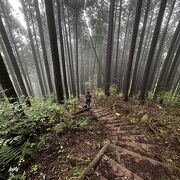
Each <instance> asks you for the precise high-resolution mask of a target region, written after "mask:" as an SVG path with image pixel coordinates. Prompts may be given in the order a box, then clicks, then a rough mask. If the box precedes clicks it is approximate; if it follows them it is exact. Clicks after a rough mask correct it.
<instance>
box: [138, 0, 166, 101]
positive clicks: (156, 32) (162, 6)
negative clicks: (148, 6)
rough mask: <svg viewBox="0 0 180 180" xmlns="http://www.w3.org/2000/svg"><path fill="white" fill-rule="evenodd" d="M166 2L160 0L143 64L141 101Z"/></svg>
mask: <svg viewBox="0 0 180 180" xmlns="http://www.w3.org/2000/svg"><path fill="white" fill-rule="evenodd" d="M166 3H167V0H161V5H160V10H159V14H158V18H157V22H156V26H155V29H154V33H153V38H152V41H151V46H150V50H149V54H148V58H147V62H146V65H145V70H144V75H143V80H142V86H141V92H140V97H139V99H140V100H141V102H142V103H143V102H144V100H145V93H146V88H147V79H148V75H149V71H150V67H151V62H152V60H153V56H154V51H155V49H156V46H157V41H158V36H159V33H160V28H161V23H162V19H163V15H164V11H165V8H166Z"/></svg>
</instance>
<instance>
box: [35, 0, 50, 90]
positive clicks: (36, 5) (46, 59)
mask: <svg viewBox="0 0 180 180" xmlns="http://www.w3.org/2000/svg"><path fill="white" fill-rule="evenodd" d="M34 7H35V11H36V18H37V23H38V28H39V34H40V40H41V47H42V51H43V58H44V64H45V69H46V75H47V81H48V85H49V91H50V93H52V92H53V86H52V82H51V75H50V70H49V64H48V57H47V51H46V46H45V41H44V34H43V28H42V21H41V14H40V11H39V3H38V0H34Z"/></svg>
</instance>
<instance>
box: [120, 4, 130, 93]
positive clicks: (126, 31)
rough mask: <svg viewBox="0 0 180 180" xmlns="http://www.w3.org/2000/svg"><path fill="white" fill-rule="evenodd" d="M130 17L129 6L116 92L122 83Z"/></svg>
mask: <svg viewBox="0 0 180 180" xmlns="http://www.w3.org/2000/svg"><path fill="white" fill-rule="evenodd" d="M130 15H131V4H130V6H129V10H128V18H127V24H126V30H125V38H124V44H123V50H122V55H121V61H120V72H119V80H118V88H117V89H118V92H120V90H122V84H123V83H122V81H123V72H122V71H123V65H124V54H125V50H126V44H127V39H128V38H127V37H128V27H129V20H130Z"/></svg>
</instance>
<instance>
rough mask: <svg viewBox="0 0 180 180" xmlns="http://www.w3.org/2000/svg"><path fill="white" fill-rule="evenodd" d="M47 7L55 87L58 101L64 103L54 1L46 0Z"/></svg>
mask: <svg viewBox="0 0 180 180" xmlns="http://www.w3.org/2000/svg"><path fill="white" fill-rule="evenodd" d="M45 9H46V16H47V22H48V29H49V38H50V44H51V54H52V62H53V69H54V81H55V88H56V93H57V101H58V103H63V101H64V94H63V87H62V77H61V72H60V63H59V52H58V45H57V35H56V26H55V19H54V10H53V2H52V1H49V0H45Z"/></svg>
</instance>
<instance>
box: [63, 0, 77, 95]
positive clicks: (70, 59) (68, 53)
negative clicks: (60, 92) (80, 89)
mask: <svg viewBox="0 0 180 180" xmlns="http://www.w3.org/2000/svg"><path fill="white" fill-rule="evenodd" d="M62 15H63V18H62V19H63V21H64V30H65V33H64V34H65V39H66V41H65V42H66V46H67V55H68V61H69V69H70V77H71V82H72V94H73V97H76V87H75V78H74V65H73V55H72V44H71V32H70V26H69V27H68V31H67V26H66V19H65V14H64V4H63V2H62ZM68 18H69V12H68ZM68 35H69V41H68Z"/></svg>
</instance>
